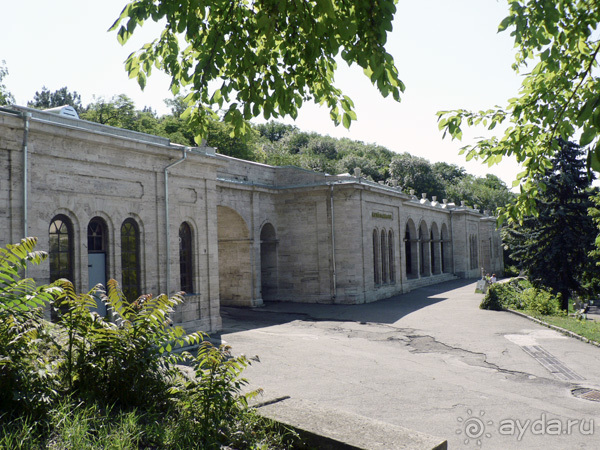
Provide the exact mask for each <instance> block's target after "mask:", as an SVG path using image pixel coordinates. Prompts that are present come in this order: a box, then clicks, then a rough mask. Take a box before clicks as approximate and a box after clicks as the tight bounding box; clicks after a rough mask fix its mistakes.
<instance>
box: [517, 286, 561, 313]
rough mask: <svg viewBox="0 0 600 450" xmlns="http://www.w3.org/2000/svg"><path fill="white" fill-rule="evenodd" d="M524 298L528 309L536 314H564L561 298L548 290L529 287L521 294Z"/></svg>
mask: <svg viewBox="0 0 600 450" xmlns="http://www.w3.org/2000/svg"><path fill="white" fill-rule="evenodd" d="M521 295H522V296H523V298H524V304H525V305H524V306H525V308H524V309H526V310H528V311H531V312H532V313H534V314H536V315H542V316H555V315H561V314H563V311H562V309H561V307H560V298H559V297H556V296H555V295H553V294H551V293H550V292H548V291H544V290H541V289H535V288H529V289H526V290H525V291H523V293H522V294H521Z"/></svg>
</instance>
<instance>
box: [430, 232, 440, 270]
mask: <svg viewBox="0 0 600 450" xmlns="http://www.w3.org/2000/svg"><path fill="white" fill-rule="evenodd" d="M429 235H430V239H431V241H430V247H431V272H432V274H440V273H442V257H441V255H440V233H439V230H438V226H437V223H435V222H433V224H432V225H431V231H430V233H429Z"/></svg>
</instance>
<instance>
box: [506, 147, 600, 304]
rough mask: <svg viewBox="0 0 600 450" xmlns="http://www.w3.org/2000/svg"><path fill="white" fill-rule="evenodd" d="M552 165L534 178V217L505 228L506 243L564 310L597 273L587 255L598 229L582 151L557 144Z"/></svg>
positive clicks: (539, 284)
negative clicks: (535, 186) (588, 279)
mask: <svg viewBox="0 0 600 450" xmlns="http://www.w3.org/2000/svg"><path fill="white" fill-rule="evenodd" d="M558 144H559V145H558V147H559V149H558V151H557V152H556V154H555V155H554V156H553V158H552V160H551V164H552V166H551V167H550V168H549V169H548V170H547V171H546V172H545V174H543V175H541V176H539V177H538V178H537V180H536V185H537V189H538V190H539V194H538V196H537V197H536V200H535V201H536V208H537V211H538V213H539V214H538V215H537V216H528V217H525V218H524V219H523V222H522V223H521V224H518V223H516V222H515V223H513V224H511V226H509V227H508V228H506V229H505V236H504V239H505V243H506V244H507V245H508V248H509V250H510V252H511V257H512V258H513V259H514V260H516V261H517V262H518V263H519V264H520V266H521V268H522V269H523V270H524V271H525V272H526V273H527V274H528V276H529V278H530V280H531V281H532V283H533V284H534V285H537V286H539V287H545V288H549V289H551V290H552V291H553V292H555V293H557V294H561V296H562V298H561V305H562V308H563V309H567V307H568V304H569V299H570V298H571V296H572V295H573V294H583V293H585V290H586V289H585V287H584V284H585V283H584V280H585V278H586V277H589V275H590V273H594V272H596V271H597V269H596V265H595V261H593V260H592V258H591V257H590V256H589V255H588V254H589V252H590V251H591V250H592V249H593V248H594V241H595V237H596V232H597V229H596V228H595V226H594V222H593V220H592V217H591V216H590V215H588V208H590V207H592V206H593V202H592V201H591V200H590V198H589V197H590V194H591V193H592V188H591V181H592V180H591V179H590V178H589V177H588V174H587V171H586V166H585V164H586V163H585V159H583V154H584V151H583V150H582V149H581V147H579V146H578V145H576V144H574V143H571V142H566V141H563V140H559V142H558Z"/></svg>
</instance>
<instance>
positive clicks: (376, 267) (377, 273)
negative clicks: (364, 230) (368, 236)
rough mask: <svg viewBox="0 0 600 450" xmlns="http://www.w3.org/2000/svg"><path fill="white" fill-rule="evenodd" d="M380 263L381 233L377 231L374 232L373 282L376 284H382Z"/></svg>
mask: <svg viewBox="0 0 600 450" xmlns="http://www.w3.org/2000/svg"><path fill="white" fill-rule="evenodd" d="M379 263H380V261H379V233H378V232H377V230H373V281H374V282H375V284H381V272H380V270H379Z"/></svg>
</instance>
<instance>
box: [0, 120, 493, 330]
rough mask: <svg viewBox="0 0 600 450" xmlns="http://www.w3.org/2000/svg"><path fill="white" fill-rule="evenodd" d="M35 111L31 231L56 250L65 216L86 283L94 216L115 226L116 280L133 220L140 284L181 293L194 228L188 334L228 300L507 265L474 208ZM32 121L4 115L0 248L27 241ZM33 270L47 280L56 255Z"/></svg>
mask: <svg viewBox="0 0 600 450" xmlns="http://www.w3.org/2000/svg"><path fill="white" fill-rule="evenodd" d="M29 111H31V110H29ZM32 113H33V114H34V115H33V117H32V119H31V130H30V133H29V138H28V148H29V150H28V156H29V174H30V176H29V182H28V193H29V204H28V208H27V210H28V213H29V226H28V234H29V235H34V236H38V237H39V240H40V244H39V249H41V250H47V249H48V245H49V234H48V232H49V225H50V223H51V221H52V220H53V218H55V217H56V216H57V215H58V214H61V215H64V216H66V217H67V218H68V219H69V221H70V223H72V226H73V242H74V248H73V259H74V264H73V267H74V276H73V281H74V283H75V285H76V287H77V289H78V290H79V291H85V290H87V289H88V288H89V280H88V248H87V226H88V224H89V223H90V221H91V220H92V219H94V218H96V217H100V218H101V219H102V220H103V221H104V223H106V228H107V231H108V248H107V252H106V256H107V275H108V277H109V278H116V279H117V280H118V281H121V272H122V270H121V237H120V229H121V226H122V224H123V222H124V221H125V220H127V219H132V220H134V221H135V223H136V224H137V225H138V227H139V232H140V242H141V248H140V258H139V260H140V278H141V285H142V292H152V293H155V294H157V293H160V292H166V291H168V292H171V293H172V292H175V291H178V290H180V287H181V283H180V259H179V258H180V255H179V227H180V225H181V224H182V223H183V222H186V223H187V224H188V225H189V227H190V229H191V232H192V261H191V263H192V269H191V274H192V284H193V287H192V289H191V290H192V291H193V292H187V293H186V294H187V295H186V297H185V304H184V305H182V306H180V307H178V308H177V310H176V311H175V313H174V314H173V318H174V320H175V321H177V322H179V323H182V324H184V326H186V328H188V329H204V330H207V331H215V330H217V329H219V328H220V326H221V319H220V311H219V308H220V304H224V305H225V304H226V305H237V306H258V305H261V304H262V303H263V300H280V301H297V302H321V303H351V304H354V303H364V302H371V301H375V300H379V299H382V298H387V297H390V296H392V295H395V294H399V293H403V292H408V291H410V290H412V289H415V288H417V287H421V286H425V285H428V284H434V283H439V282H441V281H445V280H448V279H452V278H454V277H455V276H459V277H465V278H474V277H479V276H480V272H481V268H482V267H483V268H484V270H486V271H488V272H490V273H492V272H495V273H496V274H497V275H499V274H500V273H501V270H502V251H501V240H500V236H499V233H498V232H497V231H496V229H495V222H494V219H493V218H490V217H484V216H482V215H481V214H479V213H478V212H476V211H473V210H472V209H469V208H467V207H456V206H455V205H448V204H440V203H438V202H437V201H435V199H432V200H428V199H426V198H420V199H419V198H417V197H415V196H414V195H409V194H407V193H404V192H402V191H400V190H399V189H397V188H394V187H388V186H382V185H379V184H375V183H371V182H367V181H365V180H364V179H359V178H354V177H351V176H328V175H325V174H322V173H316V172H311V171H307V170H303V169H298V168H293V167H281V168H278V167H270V166H266V165H264V164H257V163H251V162H247V161H242V160H238V159H235V158H231V157H226V156H222V155H215V154H214V152H213V151H212V150H211V149H208V148H205V149H192V150H189V149H188V150H189V151H184V150H185V149H184V148H183V147H180V146H174V145H171V144H170V143H169V142H168V140H166V139H164V138H160V137H156V136H146V135H142V134H140V133H135V132H129V131H127V130H118V129H114V128H112V127H106V126H102V125H98V124H90V123H88V122H85V121H79V120H76V119H70V118H60V119H56V120H55V118H56V116H54V115H52V114H50V113H44V112H36V111H32ZM23 124H24V121H23V119H22V118H21V117H19V116H18V115H13V114H7V113H1V112H0V163H1V164H0V227H1V228H0V229H1V230H2V232H1V233H0V244H1V245H6V244H7V243H9V242H16V241H18V240H19V239H20V238H21V237H22V236H23V208H22V205H23V188H22V185H23V165H22V161H23V150H22V147H23ZM184 154H185V155H186V157H185V159H184V160H182V161H181V162H178V163H177V164H175V165H173V166H172V167H170V168H169V170H168V173H169V184H168V189H169V197H168V201H169V208H168V211H169V215H168V230H167V219H166V216H165V211H166V209H165V208H166V199H165V173H164V171H165V168H166V167H167V166H168V165H170V164H173V163H175V162H177V161H179V160H180V159H182V158H183V155H184ZM407 227H408V230H409V234H408V239H407V234H406V231H407ZM167 239H168V241H167ZM167 242H168V245H167ZM167 247H169V251H168V252H167ZM409 260H410V261H411V264H410V270H408V269H409V267H407V266H408V264H407V262H408V261H409ZM31 274H32V275H33V276H34V277H36V278H37V279H38V280H40V281H47V280H48V277H49V266H48V263H45V264H42V265H41V266H39V267H36V268H34V269H32V270H31ZM167 278H168V279H167Z"/></svg>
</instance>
